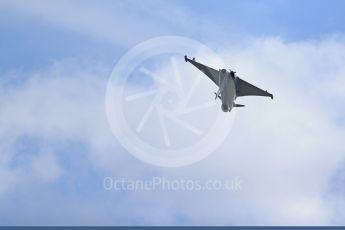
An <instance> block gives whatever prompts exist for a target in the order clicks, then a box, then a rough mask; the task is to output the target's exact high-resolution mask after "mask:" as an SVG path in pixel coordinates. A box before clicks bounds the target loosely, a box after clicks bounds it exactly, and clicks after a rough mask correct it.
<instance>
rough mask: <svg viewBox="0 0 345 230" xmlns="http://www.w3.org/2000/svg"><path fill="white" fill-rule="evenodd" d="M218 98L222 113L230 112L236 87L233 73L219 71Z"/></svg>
mask: <svg viewBox="0 0 345 230" xmlns="http://www.w3.org/2000/svg"><path fill="white" fill-rule="evenodd" d="M219 78H220V79H219V81H220V87H219V92H220V98H221V100H222V106H221V108H222V110H223V112H230V111H231V110H232V107H233V105H234V101H235V99H236V85H235V76H234V74H233V73H231V72H228V71H226V70H225V69H223V70H221V71H220V76H219Z"/></svg>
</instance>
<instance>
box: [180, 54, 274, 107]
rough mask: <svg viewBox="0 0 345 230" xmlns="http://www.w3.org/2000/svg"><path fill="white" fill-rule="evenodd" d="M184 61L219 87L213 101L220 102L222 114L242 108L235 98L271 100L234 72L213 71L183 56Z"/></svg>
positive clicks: (263, 91) (267, 93)
mask: <svg viewBox="0 0 345 230" xmlns="http://www.w3.org/2000/svg"><path fill="white" fill-rule="evenodd" d="M184 59H185V61H186V62H190V63H191V64H192V65H194V66H195V67H196V68H198V69H199V70H200V71H201V72H203V73H204V74H205V75H206V76H207V77H209V78H210V79H211V80H212V81H213V82H214V83H215V84H216V85H217V86H218V87H219V89H218V91H217V92H216V93H215V95H216V97H215V99H217V98H219V99H220V100H221V101H222V110H223V112H230V111H231V110H232V108H233V107H244V105H240V104H236V103H235V100H236V98H237V97H242V96H264V97H270V98H271V99H273V95H272V94H270V93H269V92H267V90H266V91H265V90H262V89H260V88H258V87H256V86H254V85H252V84H250V83H248V82H246V81H244V80H242V79H241V78H239V77H238V76H237V75H236V72H234V71H232V70H230V71H227V70H226V69H220V70H215V69H213V68H211V67H208V66H206V65H203V64H201V63H199V62H197V61H195V58H193V59H189V58H188V57H187V56H184Z"/></svg>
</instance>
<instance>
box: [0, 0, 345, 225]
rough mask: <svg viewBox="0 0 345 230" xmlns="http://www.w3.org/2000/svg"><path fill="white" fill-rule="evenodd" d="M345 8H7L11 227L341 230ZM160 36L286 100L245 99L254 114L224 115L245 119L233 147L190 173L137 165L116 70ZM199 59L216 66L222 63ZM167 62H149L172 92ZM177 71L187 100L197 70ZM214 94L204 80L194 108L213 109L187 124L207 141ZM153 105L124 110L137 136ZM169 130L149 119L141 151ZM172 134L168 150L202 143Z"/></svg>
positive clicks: (2, 103) (3, 152)
mask: <svg viewBox="0 0 345 230" xmlns="http://www.w3.org/2000/svg"><path fill="white" fill-rule="evenodd" d="M344 9H345V3H344V1H336V0H332V1H311V0H302V1H295V0H290V1H284V0H276V1H268V0H267V1H254V0H246V1H220V0H217V1H194V0H192V1H182V0H175V1H154V0H145V1H135V0H133V1H78V0H76V1H65V0H62V1H40V0H31V1H16V0H4V1H1V2H0V31H1V37H0V50H1V52H0V225H344V224H345V223H344V220H345V209H344V207H345V197H344V194H345V193H344V192H345V188H344V182H345V177H344V175H345V174H344V173H345V161H344V160H345V147H344V145H343V140H344V137H345V120H344V115H345V110H344V109H343V104H344V103H343V102H344V100H345V86H344V85H345V78H344V76H345V67H344V65H343V60H345V39H344V32H345V27H344V23H343V21H344V16H343V12H344ZM159 36H180V37H183V38H187V39H192V40H193V41H197V42H199V43H202V44H204V45H205V46H207V47H208V48H210V49H211V50H213V51H214V52H215V53H216V54H217V55H218V56H219V57H220V58H221V59H222V60H223V64H224V65H225V66H226V67H227V68H231V69H235V70H236V71H237V73H238V74H239V75H240V76H241V77H242V78H243V79H245V80H246V81H248V82H251V83H253V84H256V85H258V86H260V87H262V88H264V89H268V90H269V91H270V92H271V93H273V94H274V100H273V101H272V100H270V99H266V98H259V97H246V98H239V99H238V100H237V102H238V103H240V104H245V105H246V107H244V108H235V109H236V111H233V112H231V114H226V115H224V114H222V113H221V115H219V116H222V117H221V119H222V118H223V117H224V116H227V115H229V117H230V116H233V117H234V119H233V121H232V124H231V125H229V126H228V125H223V127H218V128H219V130H217V132H219V134H218V135H219V136H218V137H220V136H222V135H223V134H226V135H225V136H223V138H224V140H223V141H222V143H221V144H220V145H219V146H217V148H216V149H215V150H214V151H212V153H211V154H210V155H208V156H207V157H205V158H204V159H202V160H200V161H198V162H195V163H193V164H189V165H185V166H182V167H161V166H157V165H152V164H149V163H147V162H144V161H142V160H140V159H137V158H136V157H135V156H133V155H132V154H131V152H130V151H129V150H128V149H127V148H126V146H125V145H123V142H121V139H120V138H119V135H120V137H122V138H123V137H124V138H126V137H127V136H128V135H127V133H125V132H123V133H122V132H120V134H119V133H117V135H114V133H113V132H114V130H113V129H112V128H113V127H112V126H111V124H110V123H109V122H108V119H109V117H108V118H107V112H106V102H105V97H106V93H107V89H108V88H107V87H108V80H109V79H110V78H111V76H112V71H113V69H114V67H115V66H116V65H117V64H118V63H119V62H120V63H121V60H124V59H123V57H125V56H126V54H128V52H129V51H130V50H133V48H135V47H137V46H136V45H138V44H141V43H142V42H144V41H146V40H148V39H153V38H157V37H159ZM194 54H195V55H198V56H196V58H197V59H198V60H199V59H200V60H202V61H203V62H204V63H205V64H209V65H211V66H213V67H214V68H217V64H219V62H217V61H216V60H215V59H214V58H213V57H212V56H209V55H206V53H204V52H201V51H200V52H199V53H198V52H196V53H194ZM176 57H177V58H178V57H179V56H176ZM164 58H165V57H161V60H160V62H158V63H159V64H156V65H155V64H153V63H151V62H150V60H149V61H148V62H149V63H146V64H148V66H149V68H150V70H152V71H153V72H154V73H155V74H156V75H158V76H167V77H168V78H169V76H171V75H172V72H171V71H172V70H171V68H170V67H169V62H167V61H166V60H165V59H164ZM177 66H178V68H179V69H180V70H181V72H180V75H181V76H189V77H190V78H189V80H188V81H187V80H186V82H187V83H186V85H185V86H186V87H187V88H188V86H190V85H192V84H193V81H192V78H191V77H193V76H194V75H195V76H198V74H199V72H197V70H195V69H193V67H192V66H188V65H186V64H185V63H184V62H183V58H182V56H181V60H179V59H178V60H177ZM129 68H132V67H129ZM219 68H220V67H219ZM136 71H139V72H140V69H138V70H136ZM144 75H145V74H141V75H140V74H139V75H138V76H139V77H142V76H144ZM116 77H120V79H121V77H122V76H116ZM168 78H167V79H168ZM163 79H164V78H163ZM167 79H164V80H167ZM161 80H162V79H161ZM151 83H152V82H151ZM161 83H162V82H158V83H155V84H158V85H159V84H161ZM212 84H213V83H212V82H210V81H209V80H208V79H206V77H205V78H201V80H200V85H201V86H200V88H199V91H197V92H198V96H197V97H196V98H192V99H191V101H192V104H193V103H198V100H199V99H205V100H211V101H212V103H216V104H215V105H216V106H215V107H212V108H211V109H209V110H208V111H209V112H210V111H211V112H210V113H208V115H206V113H198V114H197V115H196V116H192V117H191V118H188V117H186V120H188V119H189V120H188V121H189V124H190V125H194V126H195V127H201V128H205V129H208V128H209V126H208V125H210V124H209V123H208V122H209V121H210V120H212V116H215V115H214V114H213V112H212V111H213V110H217V111H218V110H220V104H219V101H214V95H213V92H214V91H216V90H217V89H216V87H214V86H213V85H212ZM154 86H157V85H154ZM127 87H128V88H129V90H137V89H146V88H147V87H150V82H149V83H148V82H147V81H145V80H136V81H135V80H133V81H132V82H129V85H128V86H127ZM150 100H151V98H145V99H143V101H141V102H140V103H139V104H137V105H135V106H127V107H126V108H125V109H126V111H127V112H129V113H128V114H129V115H128V117H126V119H127V120H126V121H127V122H128V125H129V127H130V128H133V129H135V128H137V126H136V125H137V123H136V119H137V117H136V115H138V114H139V115H140V114H141V113H144V112H141V111H145V108H144V107H145V106H146V105H147V104H149V103H150ZM217 103H218V104H217ZM128 105H131V104H128ZM162 106H163V107H164V106H166V105H162ZM169 106H173V105H170V104H169V105H168V107H169ZM190 106H191V108H192V105H190ZM120 109H121V108H119V111H120ZM115 112H117V111H116V110H115ZM217 114H218V113H217ZM164 116H165V115H164ZM210 116H211V119H210ZM161 119H162V116H160V115H159V112H158V115H157V118H153V119H149V120H148V121H147V124H148V125H147V127H149V128H148V130H147V131H149V132H148V134H147V135H144V136H141V137H142V138H146V139H145V141H147V143H150V144H151V145H158V146H160V147H161V148H162V149H164V148H166V146H163V147H164V148H163V147H162V143H163V145H164V140H166V139H164V138H162V137H160V138H158V139H157V136H162V135H161V134H160V130H159V128H160V126H159V124H160V125H161V124H162V122H157V121H161ZM224 119H227V118H224ZM180 125H181V123H180ZM185 127H186V126H185ZM167 129H169V130H170V131H171V135H172V136H171V137H170V138H171V141H172V143H174V141H177V140H178V141H180V142H181V145H183V144H185V142H184V141H194V139H193V138H192V135H189V134H183V135H181V131H180V129H178V128H177V127H175V126H169V127H167ZM218 137H217V135H213V136H211V138H210V139H209V140H208V141H209V143H213V142H214V141H216V139H217V138H218ZM165 143H166V142H165ZM132 146H133V148H134V149H135V148H136V145H135V143H133V145H132ZM162 153H164V151H163V150H162ZM158 154H159V153H158ZM105 178H112V180H114V179H120V180H121V179H125V180H144V181H152V179H153V178H158V179H162V178H164V179H165V180H167V181H181V180H189V181H192V182H198V183H199V182H200V183H204V182H205V181H223V182H224V181H226V180H231V181H236V180H237V179H238V180H240V182H241V183H240V185H241V186H239V187H238V189H227V190H224V189H223V190H221V189H220V190H217V189H209V190H203V191H198V190H196V189H191V190H188V189H182V188H180V187H179V189H175V190H174V189H173V190H165V189H162V188H159V189H153V190H140V189H139V190H137V191H133V190H131V189H123V188H121V189H107V188H108V187H107V186H105V181H106V179H105ZM236 178H237V179H236Z"/></svg>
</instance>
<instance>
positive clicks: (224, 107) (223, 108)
mask: <svg viewBox="0 0 345 230" xmlns="http://www.w3.org/2000/svg"><path fill="white" fill-rule="evenodd" d="M222 110H223V112H229V106H228V105H227V104H222Z"/></svg>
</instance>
